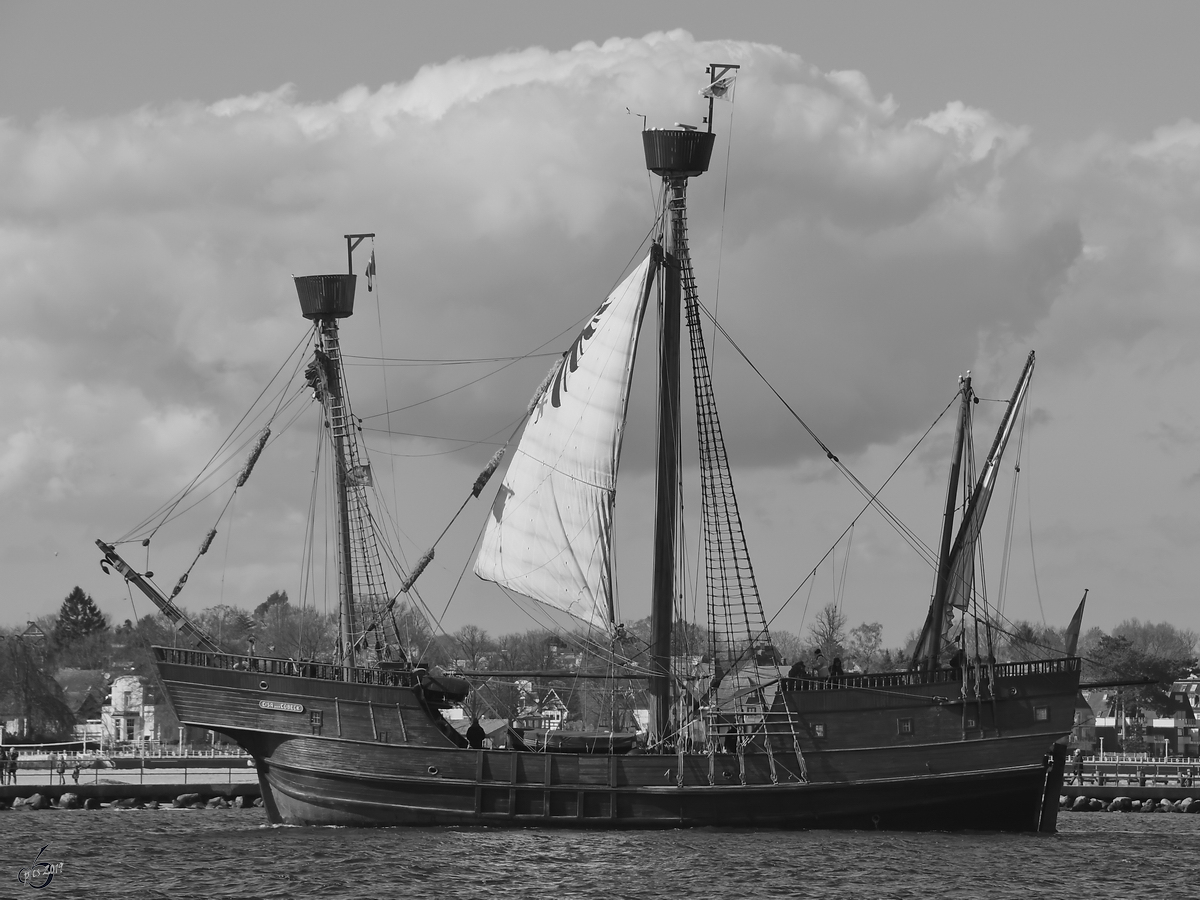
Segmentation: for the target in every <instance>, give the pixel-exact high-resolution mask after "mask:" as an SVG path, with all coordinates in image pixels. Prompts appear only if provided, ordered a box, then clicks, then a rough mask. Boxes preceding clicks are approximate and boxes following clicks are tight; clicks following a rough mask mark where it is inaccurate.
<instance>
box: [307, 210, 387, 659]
mask: <svg viewBox="0 0 1200 900" xmlns="http://www.w3.org/2000/svg"><path fill="white" fill-rule="evenodd" d="M373 237H375V235H373V234H347V235H345V238H346V266H347V270H348V271H347V274H345V275H297V276H295V282H296V294H297V296H298V297H299V299H300V311H301V313H303V315H304V318H306V319H312V320H314V321H315V322H316V323H317V334H318V346H317V351H316V359H315V361H314V362H313V364H312V365H311V366H310V367H309V370H308V372H307V376H308V382H309V384H310V385H311V386H312V388H313V390H314V391H315V392H316V393H317V395H318V399H320V401H321V403H322V405H323V406H324V407H325V427H327V428H328V429H329V431H330V438H331V439H332V441H333V449H334V466H333V468H334V472H335V478H336V486H335V493H336V507H337V508H336V514H337V516H336V519H337V520H336V529H335V533H336V536H337V571H338V662H339V663H340V664H341V665H342V667H343V669H342V672H343V677H344V678H345V680H347V681H350V680H351V678H352V676H351V674H350V669H351V668H352V667H353V666H354V665H355V649H356V644H357V642H358V639H359V634H358V631H357V629H356V627H355V621H354V618H355V616H354V564H353V560H354V554H353V552H352V534H351V532H352V527H353V524H354V522H355V521H356V520H357V519H358V518H359V516H358V515H357V513H358V512H359V510H358V507H359V506H360V501H361V498H359V497H358V496H357V495H358V494H359V493H360V491H359V490H356V489H357V488H361V487H362V484H363V482H364V480H365V477H369V476H365V475H364V469H363V467H362V466H361V465H360V463H359V461H358V459H357V453H356V447H357V444H356V441H355V440H354V435H353V432H352V429H353V428H354V422H353V420H352V417H351V415H350V407H349V403H348V402H347V400H346V392H345V384H344V378H343V375H342V350H341V343H340V341H339V338H338V319H344V318H347V317H349V316H352V315H354V286H355V281H356V280H357V276H356V275H355V274H354V248H355V247H357V246H358V245H359V244H361V243H362V242H363V240H364V239H366V238H373ZM352 501H354V502H352ZM352 507H353V508H352Z"/></svg>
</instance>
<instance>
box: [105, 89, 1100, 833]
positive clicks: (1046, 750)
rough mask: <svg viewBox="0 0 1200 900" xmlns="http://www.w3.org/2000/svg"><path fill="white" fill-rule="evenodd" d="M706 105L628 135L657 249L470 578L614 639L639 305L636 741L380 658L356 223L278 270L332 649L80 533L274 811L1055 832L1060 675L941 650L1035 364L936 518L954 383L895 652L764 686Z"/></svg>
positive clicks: (962, 426)
mask: <svg viewBox="0 0 1200 900" xmlns="http://www.w3.org/2000/svg"><path fill="white" fill-rule="evenodd" d="M734 68H735V67H729V66H713V67H711V68H710V70H709V73H710V75H711V81H712V82H713V87H716V86H719V85H720V84H722V83H723V82H724V83H726V84H727V83H728V82H727V80H726V79H728V78H729V76H730V74H731V72H732V70H733V69H734ZM711 93H713V91H710V94H711ZM711 112H712V110H711V99H710V109H709V118H708V123H709V125H708V130H706V131H699V130H695V129H691V128H683V127H677V128H673V129H662V130H653V129H652V130H645V131H643V135H642V136H643V143H644V149H645V154H646V162H647V167H648V168H649V169H650V170H651V171H652V172H654V173H655V174H656V175H658V176H660V177H661V179H662V203H661V206H660V209H661V219H660V222H659V228H658V233H657V238H656V240H655V241H654V242H653V243H652V245H651V247H650V249H649V251H648V252H647V254H646V256H645V257H644V259H643V260H642V262H641V263H640V264H639V265H638V266H637V267H636V268H635V269H634V270H633V272H632V273H631V274H629V276H628V277H627V278H626V279H625V280H624V281H623V282H622V283H621V284H620V285H619V286H618V287H617V288H616V289H615V290H614V291H613V292H612V294H611V295H610V296H609V297H608V298H607V299H606V300H605V301H604V303H602V304H601V305H600V307H599V308H598V309H597V311H596V313H595V314H594V315H593V316H592V317H591V318H590V320H589V321H588V323H587V325H586V327H585V328H584V329H583V331H582V332H581V333H580V334H579V336H578V337H577V339H576V340H575V341H574V342H573V343H572V345H571V346H570V348H569V349H568V350H567V352H566V353H565V354H564V356H563V359H562V360H561V361H560V362H559V363H558V364H557V366H556V368H555V369H554V370H553V371H552V373H551V376H550V377H549V378H548V379H547V382H546V383H545V384H544V385H543V386H542V388H540V389H539V392H538V394H537V396H536V397H535V402H534V403H533V404H532V406H531V411H530V417H529V420H528V422H527V423H526V425H525V428H524V432H523V435H522V438H521V441H520V444H519V446H518V447H517V449H516V451H515V453H514V454H513V459H512V461H511V462H510V464H509V466H508V469H507V471H506V474H505V478H504V483H503V486H502V487H501V488H500V490H499V492H498V494H497V496H496V500H495V502H494V503H493V504H492V507H491V511H490V513H489V518H488V524H487V527H486V530H485V534H484V538H483V541H482V545H481V549H480V552H479V556H478V559H477V561H476V568H475V570H476V573H477V574H479V575H480V576H481V577H483V578H486V579H488V580H492V581H495V582H498V583H500V584H501V585H504V586H505V587H507V588H509V589H511V590H515V591H518V592H520V593H522V594H524V595H526V596H528V597H532V598H533V599H535V600H537V601H539V602H541V603H544V604H547V605H549V606H553V607H555V608H557V609H560V610H565V611H567V612H569V613H570V614H571V615H573V616H575V617H577V618H579V619H582V620H584V621H585V622H588V623H590V624H591V625H592V626H594V627H600V628H602V629H605V630H606V631H607V632H608V633H610V634H616V633H618V632H619V631H620V628H621V626H620V623H618V622H617V621H616V616H615V614H614V606H613V583H614V573H613V563H612V554H611V546H612V544H611V540H612V525H613V511H614V502H615V492H616V474H617V463H618V461H619V458H620V452H621V442H622V436H623V429H624V424H625V416H626V409H627V403H628V391H629V385H630V381H631V376H632V372H633V364H634V357H635V352H636V348H637V343H638V335H639V333H640V331H641V325H642V320H643V316H644V314H645V312H646V309H647V307H648V306H649V305H651V303H652V302H653V303H654V305H656V306H657V308H658V313H659V315H660V316H661V320H660V326H659V328H658V332H659V335H660V342H661V343H660V347H659V353H658V358H659V365H660V371H659V377H658V385H659V402H658V410H659V412H658V428H659V437H658V442H657V443H658V448H659V452H658V472H657V495H656V501H655V502H656V526H655V537H654V541H655V557H654V559H655V562H654V572H653V586H652V600H651V602H652V612H651V624H652V631H653V635H652V639H651V646H650V649H649V654H648V663H649V664H648V673H647V670H645V669H644V670H641V671H640V673H639V671H638V670H635V669H634V668H633V667H632V666H630V665H628V660H624V661H622V660H618V659H617V658H616V655H615V651H614V656H613V659H612V660H611V662H612V663H613V666H612V671H613V674H615V675H618V676H623V677H633V676H637V675H639V674H641V675H642V676H643V677H644V678H645V680H646V682H647V684H648V695H649V710H650V717H649V729H648V732H649V733H648V740H647V741H646V744H645V748H644V750H643V748H642V745H641V743H640V742H639V743H635V742H634V741H633V740H632V739H631V736H629V735H617V734H611V733H610V734H608V735H601V736H599V738H598V737H597V736H595V735H591V736H587V737H581V738H580V739H578V740H574V741H571V740H560V741H550V740H543V741H541V742H540V743H535V742H533V741H531V742H530V743H529V744H528V745H523V744H521V743H519V742H514V747H510V748H508V749H480V748H472V747H470V746H468V744H467V741H466V740H465V739H464V738H463V737H462V736H461V735H460V734H459V733H458V732H457V731H456V730H455V729H454V728H452V727H451V726H450V724H448V722H447V721H446V720H445V719H444V718H443V715H442V712H443V711H444V710H446V709H448V708H449V707H451V706H453V705H455V704H457V703H459V702H461V701H462V700H463V698H464V697H465V696H466V695H467V693H468V691H469V690H470V684H469V683H468V682H467V681H466V680H464V679H462V678H459V677H456V676H453V675H448V674H445V673H441V672H433V671H430V670H428V669H426V668H424V667H423V666H421V665H419V664H416V661H414V660H410V659H406V658H404V656H403V654H402V653H401V652H400V651H399V650H398V649H397V650H393V649H392V647H393V645H394V644H396V643H397V642H398V641H393V640H391V638H396V639H398V638H399V634H398V632H395V633H392V634H389V630H388V629H389V627H390V625H393V626H394V619H389V617H390V616H391V614H392V611H393V605H394V604H395V602H396V599H397V597H399V596H400V595H401V593H403V592H404V591H407V590H409V589H410V588H411V587H412V582H413V581H414V580H415V578H416V576H417V575H419V574H420V572H419V570H420V568H421V566H418V567H416V569H415V570H414V571H413V572H410V573H408V575H407V577H406V578H405V579H404V585H403V587H402V588H401V591H400V592H397V593H396V594H394V595H391V594H389V592H388V590H387V588H386V587H385V586H384V583H383V576H382V567H381V565H380V562H379V559H380V554H379V550H378V545H377V538H376V536H375V535H374V532H373V531H372V530H371V527H370V526H371V523H372V521H373V519H372V517H371V516H370V515H369V514H368V513H367V512H366V500H367V494H366V484H367V483H368V481H369V477H368V476H367V473H368V471H369V470H368V468H367V461H366V459H365V451H364V449H363V448H362V447H361V446H360V444H359V442H358V438H357V435H356V429H355V428H354V427H353V421H352V418H351V416H350V414H349V404H348V400H347V398H346V389H345V377H344V371H343V367H342V361H341V351H340V345H339V337H338V326H339V321H340V319H342V318H345V317H347V316H349V315H351V314H352V312H353V303H354V292H355V280H356V279H355V276H354V274H353V265H352V253H353V249H354V247H355V246H357V243H358V242H359V241H361V240H362V239H363V238H364V237H366V236H364V235H348V236H347V247H348V253H349V254H350V255H351V266H350V272H349V273H348V274H346V275H319V276H308V277H301V278H297V279H296V286H297V291H298V294H299V297H300V303H301V307H302V311H303V313H304V315H305V316H306V317H307V318H309V319H310V320H312V321H313V323H314V326H313V327H314V333H315V343H316V349H315V353H314V360H313V363H312V365H311V366H310V367H309V371H308V380H309V384H310V385H311V386H312V387H313V392H314V394H315V395H316V396H317V397H318V398H319V399H320V401H321V404H322V408H323V409H322V414H323V416H324V419H325V421H326V422H327V423H328V428H327V433H328V435H329V438H330V441H331V445H332V451H333V458H334V468H335V472H336V495H337V534H338V546H337V555H338V560H339V572H340V576H339V577H340V580H339V593H340V616H339V620H340V624H339V632H340V640H339V648H338V653H337V656H336V658H335V659H332V660H329V661H321V662H317V661H297V660H293V659H284V658H274V657H271V656H260V655H255V654H232V653H227V652H224V651H223V650H222V648H221V647H220V646H218V644H217V642H216V641H214V640H213V639H212V638H211V637H210V636H209V635H208V634H206V633H205V632H204V631H203V630H201V629H200V628H198V627H197V626H196V625H194V624H193V623H192V622H190V621H189V620H188V619H187V617H186V616H185V615H184V614H183V612H182V611H181V610H180V609H179V608H178V606H177V605H176V604H175V602H174V596H175V595H174V594H172V595H171V596H170V597H168V596H167V595H166V594H165V592H163V591H161V590H159V589H158V588H157V587H156V586H155V585H154V584H153V582H152V581H151V579H150V576H149V573H140V572H138V571H136V570H135V569H134V568H133V567H132V566H130V565H129V564H128V563H127V562H126V561H125V559H123V558H122V556H121V555H120V554H119V553H118V551H117V549H116V546H115V544H113V543H106V542H103V541H98V542H97V543H98V544H99V546H100V548H101V550H102V552H103V554H104V560H103V563H104V565H105V566H106V567H111V568H113V569H116V570H117V571H118V572H119V573H120V574H121V575H123V576H124V577H125V578H126V579H127V580H128V581H129V582H130V583H131V584H132V585H133V586H135V587H137V588H138V589H140V590H141V591H142V592H144V593H145V594H146V595H147V596H149V597H150V598H151V599H152V600H153V601H154V602H155V604H156V605H157V606H158V607H159V609H161V610H162V611H163V612H164V613H165V614H166V615H167V616H169V617H170V618H171V619H172V620H173V621H175V622H176V623H177V624H178V625H179V626H180V628H181V630H182V632H183V633H184V634H186V635H190V636H191V637H192V638H193V639H194V642H195V645H196V646H195V648H194V649H180V648H177V647H176V648H168V647H156V648H155V654H156V658H157V664H158V668H159V672H160V675H161V678H162V682H163V684H164V686H165V689H166V691H167V694H168V696H169V698H170V701H171V703H172V705H173V706H174V709H175V711H176V713H177V715H178V717H179V719H180V721H181V722H183V723H185V724H187V725H192V726H198V727H202V728H208V729H212V730H214V731H218V732H220V733H221V734H223V735H226V736H228V737H229V738H231V739H232V740H234V741H236V742H237V743H238V744H239V745H240V746H242V747H243V748H244V749H245V750H246V751H247V752H248V753H249V754H251V755H252V756H253V757H254V760H255V763H256V765H257V768H258V777H259V781H260V784H261V787H262V796H263V799H264V801H265V806H266V810H267V813H268V816H269V818H270V820H271V821H272V822H277V823H289V824H307V825H360V826H379V825H509V826H514V825H515V826H558V827H569V828H577V827H588V828H663V827H683V826H702V825H723V826H756V827H761V826H771V827H861V828H873V827H875V828H985V829H1011V830H1042V831H1048V830H1053V829H1054V823H1055V816H1056V811H1057V800H1058V792H1059V786H1060V784H1061V779H1062V768H1063V760H1064V755H1065V754H1064V750H1063V747H1064V744H1063V742H1062V739H1063V738H1064V737H1065V736H1066V735H1067V734H1068V732H1069V731H1070V729H1071V726H1072V722H1073V715H1074V705H1075V702H1074V701H1075V697H1076V693H1077V690H1078V682H1079V660H1078V659H1076V658H1071V657H1067V658H1061V659H1051V660H1045V661H1038V662H1020V663H1003V664H999V663H996V662H994V661H992V660H991V659H989V658H988V657H987V655H986V654H981V653H980V651H979V646H980V645H979V643H978V641H977V642H976V645H975V652H974V653H973V654H968V653H966V652H964V651H965V649H966V643H965V642H963V641H962V640H961V639H960V641H959V644H958V649H957V651H956V650H955V649H954V646H953V645H952V644H951V643H950V637H949V631H948V626H947V623H948V622H949V621H950V620H951V618H952V615H953V613H954V611H955V610H964V611H965V610H966V609H967V608H968V607H969V606H970V605H971V602H972V598H971V591H972V586H973V584H974V570H973V566H974V563H973V560H974V554H975V542H976V540H977V538H978V535H979V527H980V525H981V523H982V519H983V514H984V513H985V512H986V508H987V503H988V499H989V498H990V496H991V491H992V487H993V485H994V482H995V475H996V470H997V467H998V465H999V460H1000V454H1001V453H1002V452H1003V450H1004V446H1005V444H1006V443H1007V440H1008V435H1009V433H1011V430H1012V427H1013V422H1014V421H1015V417H1016V413H1017V411H1018V409H1019V408H1020V406H1021V404H1022V402H1023V400H1024V397H1025V393H1026V390H1027V388H1028V384H1029V377H1030V375H1031V372H1032V366H1033V357H1032V354H1031V355H1030V359H1029V362H1028V363H1027V365H1026V368H1025V371H1024V372H1023V373H1022V376H1021V379H1020V381H1019V383H1018V386H1017V389H1016V391H1015V392H1014V394H1013V396H1012V399H1011V401H1010V403H1009V407H1008V410H1007V413H1006V415H1005V417H1004V422H1003V423H1002V424H1001V428H1000V432H999V433H998V435H997V437H996V440H995V442H994V444H993V446H992V449H991V452H990V454H989V456H988V458H987V461H986V464H985V466H984V467H983V469H982V471H981V473H980V475H979V478H978V481H977V483H976V484H975V485H974V490H973V491H972V492H971V494H970V495H969V496H968V497H966V498H964V500H965V502H964V513H963V515H962V517H961V520H960V521H959V523H958V524H957V526H955V524H954V512H955V509H956V508H957V507H958V500H957V493H956V485H957V484H958V482H959V481H960V474H959V472H958V467H959V465H960V460H961V459H962V458H963V456H964V448H963V445H964V432H965V430H966V422H967V420H968V419H969V415H970V406H971V401H972V399H973V395H972V392H971V386H970V379H969V378H967V379H964V380H963V381H962V383H961V387H960V390H961V395H962V410H961V414H960V418H959V427H958V432H957V433H958V437H957V440H956V447H955V456H954V464H953V467H952V474H951V477H950V489H949V490H948V497H947V501H946V514H945V520H944V526H943V529H942V542H941V547H940V559H939V563H938V569H937V575H936V585H935V590H934V596H933V602H932V604H931V607H930V610H929V613H928V617H927V619H926V624H925V628H924V630H923V633H922V637H921V643H920V646H919V649H918V654H917V656H916V658H915V659H914V663H913V665H912V666H911V667H909V668H907V669H904V670H902V671H895V672H886V673H871V674H850V675H837V676H833V677H826V676H816V675H808V674H802V673H798V672H793V673H791V675H784V674H782V672H781V670H780V669H779V667H778V666H777V665H775V662H776V660H774V659H773V658H771V656H770V654H769V653H766V654H764V653H763V652H762V650H763V648H765V647H769V645H770V638H769V633H768V629H767V625H766V621H765V617H764V615H763V612H762V606H761V603H760V602H759V598H758V590H757V586H756V585H755V582H754V575H753V569H752V567H751V565H750V557H749V552H748V549H747V547H746V543H745V539H744V537H743V534H742V526H741V521H740V516H739V514H738V511H737V503H736V497H735V495H734V493H733V481H732V474H731V472H730V468H729V465H728V461H727V459H726V456H725V447H724V440H723V437H722V433H721V428H720V422H719V419H718V417H717V413H716V405H715V398H714V391H713V386H712V382H711V378H710V372H709V367H708V364H707V361H706V356H705V349H704V340H703V334H702V332H701V329H700V322H699V315H700V307H699V302H698V297H697V290H696V283H695V278H694V276H693V272H692V265H691V260H690V256H689V252H688V242H687V215H686V195H687V184H688V180H689V179H690V178H693V177H696V176H698V175H700V174H702V173H703V172H705V171H706V170H707V168H708V165H709V160H710V156H711V153H712V148H713V141H714V135H713V133H712V123H711V122H712V116H711ZM683 321H686V327H687V330H688V335H689V342H690V345H691V350H692V362H693V381H694V385H695V390H696V397H697V399H696V407H697V415H698V419H699V423H698V434H699V437H698V443H699V449H700V458H701V493H702V498H703V504H702V505H703V515H702V531H703V534H704V539H705V545H706V549H705V552H704V567H705V592H706V594H707V596H706V600H707V602H708V606H709V610H710V611H709V614H708V623H707V627H708V636H709V647H708V649H707V655H708V657H709V659H710V661H711V669H710V670H709V671H710V673H711V674H709V675H708V676H707V677H706V678H705V679H703V680H697V679H695V678H690V679H689V678H688V677H687V675H686V674H684V673H680V672H677V671H672V664H673V660H675V659H677V658H678V654H677V653H676V652H675V649H674V648H673V647H672V633H673V625H674V620H675V602H676V596H677V590H676V585H677V579H678V577H679V576H678V573H677V571H676V558H677V556H678V554H677V551H676V543H677V533H676V523H677V521H678V515H677V511H678V506H679V497H678V496H677V490H678V488H677V485H678V484H679V472H678V467H679V455H680V454H679V446H680V429H681V423H680V414H679V410H680V399H679V394H680V365H679V362H680V335H681V332H682V322H683ZM260 449H261V442H260ZM496 462H497V460H493V462H492V463H491V464H490V465H489V469H488V470H485V472H484V474H483V475H482V476H481V478H480V481H479V482H477V483H476V486H475V489H474V493H475V494H476V495H478V494H479V492H480V490H481V489H482V487H483V482H485V481H486V480H487V476H488V475H490V474H491V470H492V469H494V468H495V465H496ZM209 540H211V535H210V538H209ZM204 549H207V546H205V548H204ZM181 586H182V581H181ZM175 593H176V594H177V593H178V588H177V589H176V592H175ZM389 623H390V625H389ZM611 646H612V647H614V648H615V647H617V646H618V643H617V641H615V640H614V641H613V643H612V645H611Z"/></svg>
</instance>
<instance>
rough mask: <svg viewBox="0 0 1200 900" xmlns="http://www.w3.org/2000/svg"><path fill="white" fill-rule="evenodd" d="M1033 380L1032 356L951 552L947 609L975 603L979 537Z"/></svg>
mask: <svg viewBox="0 0 1200 900" xmlns="http://www.w3.org/2000/svg"><path fill="white" fill-rule="evenodd" d="M1032 376H1033V354H1032V353H1030V354H1029V359H1028V360H1027V361H1026V363H1025V370H1024V371H1023V372H1022V373H1021V378H1020V380H1019V381H1018V382H1017V387H1016V390H1014V391H1013V395H1012V399H1011V400H1010V401H1009V404H1008V409H1007V410H1006V411H1005V413H1004V419H1003V420H1002V421H1001V422H1000V429H999V431H997V433H996V440H995V441H994V442H993V443H992V449H991V452H990V453H988V458H987V462H986V463H984V466H983V471H982V472H981V473H980V475H979V481H978V483H977V485H976V487H975V491H974V493H973V494H971V501H970V503H969V505H968V506H967V511H966V513H964V515H963V520H962V524H961V525H960V526H959V529H958V536H957V537H956V538H955V540H954V547H953V549H952V550H951V551H950V571H949V574H948V576H947V585H946V591H947V594H946V605H947V608H949V607H950V606H954V607H957V608H958V609H966V608H967V606H968V605H969V604H970V602H971V593H972V591H973V590H974V587H975V547H976V545H977V544H978V542H979V533H980V530H981V529H982V528H983V519H984V516H986V515H987V510H988V504H989V503H990V502H991V499H992V491H993V490H994V489H995V487H996V474H997V472H998V471H999V469H1000V457H1001V456H1002V455H1003V454H1004V448H1005V447H1006V446H1007V444H1008V437H1009V435H1010V434H1012V429H1013V424H1014V423H1015V422H1016V419H1017V412H1018V411H1019V410H1020V408H1021V404H1022V403H1024V401H1025V394H1026V393H1027V392H1028V390H1029V379H1030V378H1031V377H1032Z"/></svg>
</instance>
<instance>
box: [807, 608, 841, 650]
mask: <svg viewBox="0 0 1200 900" xmlns="http://www.w3.org/2000/svg"><path fill="white" fill-rule="evenodd" d="M808 634H809V644H810V646H812V648H813V649H814V650H820V651H821V652H822V653H823V654H824V655H825V659H826V660H827V661H832V660H833V659H834V657H840V656H845V655H846V616H845V614H843V613H842V611H841V610H840V609H838V607H837V604H836V603H827V604H825V606H823V607H821V611H820V612H818V613H817V618H816V621H814V622H813V623H812V625H810V626H809V629H808Z"/></svg>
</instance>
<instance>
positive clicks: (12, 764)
mask: <svg viewBox="0 0 1200 900" xmlns="http://www.w3.org/2000/svg"><path fill="white" fill-rule="evenodd" d="M8 783H9V784H16V783H17V749H16V748H15V747H14V748H13V749H12V750H10V751H9V754H8Z"/></svg>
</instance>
